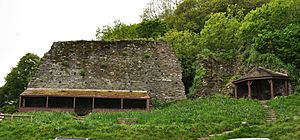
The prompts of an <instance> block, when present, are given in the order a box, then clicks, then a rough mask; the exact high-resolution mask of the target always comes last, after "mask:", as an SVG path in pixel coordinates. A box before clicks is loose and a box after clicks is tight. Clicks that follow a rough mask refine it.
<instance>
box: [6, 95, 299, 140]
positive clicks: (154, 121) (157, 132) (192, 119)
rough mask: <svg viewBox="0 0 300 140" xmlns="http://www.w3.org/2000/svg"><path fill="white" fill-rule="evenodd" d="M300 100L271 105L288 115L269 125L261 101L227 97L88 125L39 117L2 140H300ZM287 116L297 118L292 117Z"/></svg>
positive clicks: (12, 127) (107, 116)
mask: <svg viewBox="0 0 300 140" xmlns="http://www.w3.org/2000/svg"><path fill="white" fill-rule="evenodd" d="M299 98H300V96H299V95H293V96H290V97H284V98H277V99H274V100H271V101H270V102H269V103H268V104H269V105H270V106H272V107H273V108H274V109H275V110H276V111H277V112H278V114H282V115H279V116H280V117H279V119H278V121H277V122H275V123H269V124H267V123H266V122H265V121H264V120H265V115H264V113H265V112H264V110H263V108H262V106H261V105H260V104H259V103H258V101H256V100H249V99H232V98H229V97H223V96H213V97H206V98H200V99H197V100H183V101H177V102H175V103H171V104H167V105H165V106H163V107H161V108H158V109H154V110H152V111H149V112H118V113H91V114H90V115H88V116H86V118H85V119H84V120H83V121H75V120H74V115H72V114H69V113H47V112H36V113H26V114H31V115H34V116H35V118H34V121H33V122H32V123H31V122H30V121H22V120H14V121H3V122H1V123H0V139H24V140H26V139H30V140H34V139H53V138H54V137H58V136H62V137H82V138H83V137H90V138H96V139H175V140H176V139H197V138H199V137H207V136H208V135H210V134H217V133H221V132H223V131H227V130H235V131H234V132H233V133H230V134H226V135H223V136H220V137H214V138H213V139H227V138H236V137H268V138H272V139H298V138H299V135H300V134H299V132H300V121H299V119H298V118H299V114H298V113H299V109H300V104H299V101H300V100H299ZM283 100H284V101H283ZM282 103H283V105H282ZM287 111H288V112H291V113H290V114H288V115H287V116H286V115H284V114H285V113H286V112H287ZM281 116H282V117H281ZM117 118H138V124H134V125H124V124H117ZM242 122H247V124H246V125H243V124H242Z"/></svg>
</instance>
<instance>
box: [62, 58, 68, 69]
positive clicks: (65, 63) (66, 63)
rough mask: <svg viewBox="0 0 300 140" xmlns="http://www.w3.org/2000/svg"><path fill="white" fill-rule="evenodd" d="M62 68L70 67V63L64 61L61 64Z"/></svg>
mask: <svg viewBox="0 0 300 140" xmlns="http://www.w3.org/2000/svg"><path fill="white" fill-rule="evenodd" d="M62 65H63V66H65V67H69V66H70V62H69V61H68V60H64V61H63V63H62Z"/></svg>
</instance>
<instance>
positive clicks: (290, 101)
mask: <svg viewBox="0 0 300 140" xmlns="http://www.w3.org/2000/svg"><path fill="white" fill-rule="evenodd" d="M268 104H269V106H271V107H272V108H273V109H274V110H275V111H276V114H277V121H276V122H275V123H271V124H263V125H254V126H249V127H242V128H240V129H238V130H237V131H234V132H233V133H231V134H228V135H224V136H222V137H218V138H215V139H220V140H221V139H227V138H233V137H267V138H271V139H272V140H299V139H300V95H299V94H295V95H292V96H288V97H277V98H275V99H274V100H270V101H269V102H268Z"/></svg>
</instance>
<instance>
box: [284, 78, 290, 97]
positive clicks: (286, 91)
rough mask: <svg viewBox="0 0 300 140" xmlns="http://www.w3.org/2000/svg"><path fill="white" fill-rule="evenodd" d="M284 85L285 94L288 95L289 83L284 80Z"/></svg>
mask: <svg viewBox="0 0 300 140" xmlns="http://www.w3.org/2000/svg"><path fill="white" fill-rule="evenodd" d="M284 87H285V96H289V83H288V80H285V81H284Z"/></svg>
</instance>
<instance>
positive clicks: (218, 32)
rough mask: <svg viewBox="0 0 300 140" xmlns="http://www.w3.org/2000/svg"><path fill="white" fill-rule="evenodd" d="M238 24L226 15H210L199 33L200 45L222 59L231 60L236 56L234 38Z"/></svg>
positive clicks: (237, 42) (233, 18)
mask: <svg viewBox="0 0 300 140" xmlns="http://www.w3.org/2000/svg"><path fill="white" fill-rule="evenodd" d="M239 26H240V23H239V21H238V19H236V18H235V17H231V16H226V13H215V14H212V15H211V16H210V18H209V20H207V21H206V23H205V26H204V28H203V29H202V30H201V32H200V45H201V47H202V48H208V49H210V50H211V51H212V52H214V53H216V54H217V55H218V56H220V57H221V58H223V59H226V60H232V59H233V58H234V57H235V56H236V50H237V49H238V47H239V41H238V39H237V38H236V37H235V34H236V32H237V30H238V29H239Z"/></svg>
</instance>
